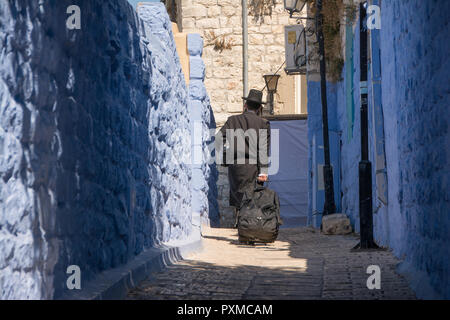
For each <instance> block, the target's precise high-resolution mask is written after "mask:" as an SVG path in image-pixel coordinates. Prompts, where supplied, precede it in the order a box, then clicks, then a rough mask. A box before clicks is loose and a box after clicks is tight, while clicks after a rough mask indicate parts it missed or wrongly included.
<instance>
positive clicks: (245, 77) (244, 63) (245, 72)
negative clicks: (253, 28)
mask: <svg viewBox="0 0 450 320" xmlns="http://www.w3.org/2000/svg"><path fill="white" fill-rule="evenodd" d="M247 16H248V9H247V0H242V80H243V85H244V93H243V96H244V97H246V96H247V94H248V21H247Z"/></svg>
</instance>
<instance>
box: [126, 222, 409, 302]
mask: <svg viewBox="0 0 450 320" xmlns="http://www.w3.org/2000/svg"><path fill="white" fill-rule="evenodd" d="M203 237H204V240H203V246H204V249H203V250H202V251H200V252H198V253H193V254H192V255H190V256H189V257H188V258H187V259H185V260H182V261H179V262H178V263H176V264H174V265H171V266H169V267H168V268H167V270H166V271H165V272H160V273H157V274H155V275H154V277H153V276H152V277H151V278H150V279H148V280H146V281H144V282H142V283H141V284H140V285H139V286H138V287H137V288H135V289H133V290H131V292H130V293H129V294H128V299H149V300H153V299H154V300H167V299H183V300H195V299H199V300H209V299H214V300H216V299H217V300H219V299H225V300H241V299H245V300H284V299H286V300H288V299H290V300H305V299H307V300H310V299H343V300H346V299H359V300H361V299H370V300H372V299H386V300H387V299H393V300H409V299H415V295H414V292H412V290H411V289H410V288H409V286H408V283H407V281H406V280H405V279H404V278H403V277H402V276H400V275H398V274H397V273H396V271H395V270H396V265H397V264H398V262H399V261H398V259H396V258H395V257H394V256H393V255H392V253H391V252H389V251H373V252H370V251H368V252H350V249H351V248H353V247H354V246H355V245H356V244H357V243H358V237H356V236H354V235H348V236H326V235H323V234H321V233H320V232H318V231H317V230H315V229H313V228H294V229H281V231H280V235H279V238H278V240H277V241H276V242H275V243H274V244H268V245H263V244H256V245H255V246H254V247H253V246H246V245H239V243H238V241H237V230H236V229H223V228H221V229H219V228H217V229H213V228H206V229H205V230H204V231H203ZM371 265H377V266H379V267H380V269H381V275H382V276H381V289H380V290H376V289H375V290H370V289H368V286H367V281H368V277H369V276H370V274H367V273H366V271H367V268H368V267H369V266H371Z"/></svg>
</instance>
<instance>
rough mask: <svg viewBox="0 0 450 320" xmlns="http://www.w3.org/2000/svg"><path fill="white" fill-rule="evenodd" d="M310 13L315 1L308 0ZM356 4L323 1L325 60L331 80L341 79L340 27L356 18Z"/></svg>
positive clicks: (343, 1)
mask: <svg viewBox="0 0 450 320" xmlns="http://www.w3.org/2000/svg"><path fill="white" fill-rule="evenodd" d="M308 5H309V8H310V12H311V15H312V16H314V15H315V9H316V1H315V0H308ZM356 12H357V9H356V5H354V4H353V2H352V1H351V2H348V1H345V0H326V1H323V9H322V14H323V34H324V40H325V60H326V63H327V76H328V77H329V79H330V80H331V81H333V82H336V81H340V80H342V78H341V73H342V68H343V67H344V62H345V61H344V57H343V52H342V48H343V43H342V35H341V27H344V26H345V24H347V23H350V24H352V23H353V22H354V20H355V18H356Z"/></svg>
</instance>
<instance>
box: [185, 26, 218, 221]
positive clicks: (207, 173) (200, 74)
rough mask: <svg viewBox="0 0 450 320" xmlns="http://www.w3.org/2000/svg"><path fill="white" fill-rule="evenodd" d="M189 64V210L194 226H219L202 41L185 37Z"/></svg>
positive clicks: (212, 123) (193, 36)
mask: <svg viewBox="0 0 450 320" xmlns="http://www.w3.org/2000/svg"><path fill="white" fill-rule="evenodd" d="M187 45H188V52H189V62H190V63H189V64H190V75H189V77H190V82H189V108H190V111H191V127H192V150H193V151H192V163H193V167H192V181H193V183H192V210H193V214H194V217H198V222H197V223H198V224H205V225H209V226H213V227H218V226H219V206H218V203H217V179H218V176H219V173H218V171H217V167H216V163H215V161H214V160H215V155H214V149H212V148H213V147H214V136H215V129H216V122H215V119H214V113H213V110H212V108H211V102H210V100H209V96H208V93H207V91H206V88H205V85H204V79H205V64H204V62H203V60H202V58H201V56H202V53H203V39H202V37H201V36H200V35H199V34H196V33H192V34H188V35H187Z"/></svg>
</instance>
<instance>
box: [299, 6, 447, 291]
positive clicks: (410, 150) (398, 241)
mask: <svg viewBox="0 0 450 320" xmlns="http://www.w3.org/2000/svg"><path fill="white" fill-rule="evenodd" d="M449 15H450V2H448V1H438V0H436V1H420V0H411V1H381V30H380V31H379V32H380V52H381V70H382V74H381V78H382V81H381V84H382V86H381V87H382V88H381V90H382V111H383V115H384V117H383V120H384V123H383V125H384V134H385V152H386V164H387V181H388V204H387V205H384V204H382V203H381V202H380V201H379V200H378V199H377V189H376V188H377V186H376V184H375V179H374V181H373V192H374V193H373V196H374V204H373V205H374V234H375V238H376V240H377V242H378V243H379V244H381V245H383V246H387V247H389V248H391V249H392V250H393V252H394V254H395V255H396V256H398V257H399V258H401V259H402V260H403V262H402V263H401V264H400V265H399V271H400V272H401V273H402V274H404V275H405V276H406V277H407V278H408V279H409V280H410V284H411V286H412V288H413V289H414V290H415V292H416V294H417V296H418V297H420V298H445V299H449V298H450V279H449V278H450V261H449V256H450V249H449V246H448V243H450V236H449V233H448V230H449V229H450V216H449V212H450V193H449V192H450V191H449V190H450V186H449V180H450V154H449V150H450V148H449V145H450V133H449V119H450V115H449V108H448V106H449V105H450V96H449V92H450V90H449V81H448V74H449V72H450V63H449V59H448V54H449V53H450V45H449V42H448V41H446V40H445V38H446V37H447V35H448V33H449V20H448V17H449ZM348 31H349V30H348V29H347V35H346V36H347V37H351V38H352V41H351V43H350V44H352V47H353V51H352V52H353V56H352V58H353V59H352V60H353V63H352V65H351V66H350V68H352V70H353V72H351V73H346V72H345V70H346V68H344V71H343V81H341V82H339V83H337V84H336V85H335V86H336V90H335V92H329V95H333V94H336V97H337V98H336V100H335V101H336V105H335V108H336V116H337V119H330V123H331V124H330V126H334V123H335V121H336V123H337V130H338V132H340V133H341V143H342V147H341V152H340V160H341V166H340V171H341V174H340V176H341V181H340V182H341V192H342V211H343V212H345V213H346V214H348V215H349V217H350V219H351V221H352V224H353V226H354V228H355V229H356V231H358V232H359V208H358V207H359V204H358V203H359V198H358V162H359V160H360V114H359V107H358V106H359V105H360V98H359V96H360V92H359V78H360V64H359V21H356V22H355V24H354V28H353V30H352V33H351V34H350V33H349V32H348ZM350 60H351V59H348V57H347V59H346V63H347V64H348V63H351V61H350ZM370 67H372V66H370ZM348 74H351V75H352V76H353V83H354V90H353V92H347V90H348V86H346V84H347V82H348V81H350V79H349V78H348V76H347V75H348ZM369 74H370V73H369ZM308 85H311V83H308ZM314 85H315V84H314V83H312V86H313V88H312V89H311V88H308V93H310V91H313V90H314V92H317V89H315V87H314ZM368 85H369V155H370V160H371V161H372V164H374V163H375V154H376V152H375V148H374V143H375V140H374V131H375V128H374V125H375V122H374V118H373V113H372V109H373V108H374V105H373V100H372V97H373V94H374V92H372V90H371V87H372V82H371V79H370V76H369V83H368ZM350 87H351V86H350ZM347 94H351V95H352V97H353V103H354V106H355V108H354V110H353V112H354V114H353V115H350V114H349V113H348V112H349V110H351V108H348V105H347V102H346V99H345V97H346V96H347ZM331 101H333V98H331ZM350 102H351V101H350ZM319 104H320V100H319V99H318V96H317V94H311V95H308V109H309V110H311V109H312V112H313V117H310V119H308V121H309V124H311V130H318V128H316V127H317V123H318V121H319V119H318V118H317V117H314V110H315V109H314V108H315V106H318V105H319ZM330 108H333V105H330ZM329 114H330V115H332V112H330V113H329ZM330 115H329V116H330ZM352 116H353V118H354V127H353V133H352V134H351V131H352V130H350V125H351V123H350V120H349V119H351V118H352ZM314 128H316V129H314ZM311 162H312V160H311ZM312 165H313V164H312ZM373 177H375V168H374V171H373ZM310 198H312V196H310Z"/></svg>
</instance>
